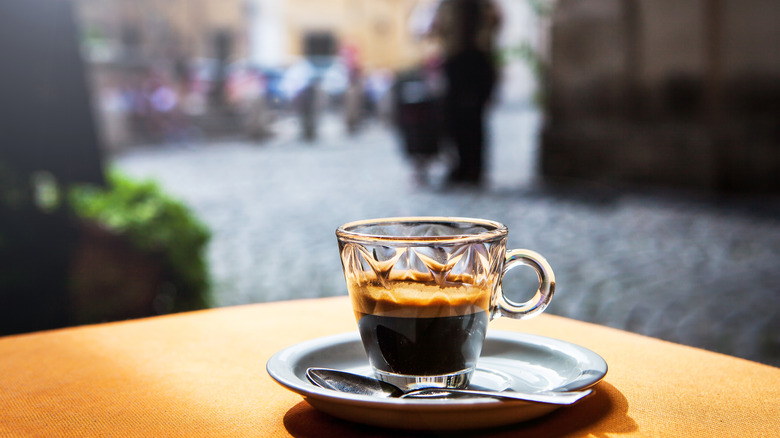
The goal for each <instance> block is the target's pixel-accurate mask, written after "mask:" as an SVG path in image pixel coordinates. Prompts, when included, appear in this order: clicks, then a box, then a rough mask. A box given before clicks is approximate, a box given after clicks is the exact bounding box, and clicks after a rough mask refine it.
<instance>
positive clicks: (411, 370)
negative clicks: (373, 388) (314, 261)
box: [336, 217, 555, 389]
mask: <svg viewBox="0 0 780 438" xmlns="http://www.w3.org/2000/svg"><path fill="white" fill-rule="evenodd" d="M507 233H508V230H507V228H506V226H504V225H502V224H500V223H498V222H494V221H489V220H483V219H468V218H451V217H409V218H387V219H372V220H362V221H356V222H350V223H347V224H344V225H342V226H341V227H339V228H338V229H337V230H336V236H337V238H338V243H339V252H340V253H341V262H342V265H343V268H344V277H345V279H346V282H347V289H348V291H349V296H350V299H351V301H352V307H353V310H354V312H355V317H356V319H357V324H358V329H359V331H360V337H361V340H362V342H363V346H364V348H365V350H366V353H367V355H368V359H369V362H370V364H371V367H372V368H373V370H374V372H375V374H376V376H377V378H379V379H380V380H384V381H386V382H389V383H392V384H394V385H396V386H398V387H400V388H403V389H414V388H419V387H429V386H437V387H447V388H462V387H465V386H467V385H468V384H469V380H470V379H471V375H472V374H473V372H474V369H475V368H476V365H477V359H478V357H479V355H480V353H481V351H482V343H483V341H484V340H485V334H486V330H487V325H488V322H489V321H490V320H491V319H493V318H495V317H498V316H507V317H510V318H516V319H521V318H530V317H532V316H535V315H537V314H539V313H541V312H542V311H543V310H544V309H545V307H547V304H548V303H549V302H550V299H551V298H552V296H553V293H554V290H555V276H554V274H553V271H552V268H550V265H549V264H548V263H547V261H546V260H545V259H544V257H542V256H541V255H539V254H537V253H535V252H533V251H530V250H526V249H515V250H511V251H507V250H506V241H507ZM520 265H526V266H530V267H531V268H533V269H534V270H536V273H537V275H538V277H539V288H538V289H537V291H536V294H535V295H534V296H533V297H532V298H531V299H530V300H528V301H527V302H524V303H516V302H513V301H512V300H510V299H509V298H508V297H507V296H506V295H505V294H504V293H503V291H502V288H501V281H502V278H503V276H504V275H505V274H506V273H507V272H509V270H511V269H513V268H515V267H517V266H520Z"/></svg>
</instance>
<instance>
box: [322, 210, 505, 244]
mask: <svg viewBox="0 0 780 438" xmlns="http://www.w3.org/2000/svg"><path fill="white" fill-rule="evenodd" d="M404 222H408V223H412V224H413V223H431V224H437V223H439V224H471V225H474V226H480V227H485V228H486V229H485V231H484V232H480V233H477V234H451V235H442V236H400V235H382V234H369V233H361V232H358V231H354V230H353V229H354V228H357V227H365V226H378V225H393V224H400V223H404ZM507 233H508V229H507V227H506V225H504V224H502V223H500V222H497V221H493V220H489V219H479V218H470V217H452V216H407V217H386V218H376V219H362V220H357V221H352V222H347V223H345V224H344V225H341V226H340V227H338V229H336V236H337V237H338V238H339V239H340V240H346V241H352V242H360V243H369V242H374V243H378V242H381V243H391V242H395V243H403V244H408V243H421V244H430V243H436V244H446V243H450V244H453V243H467V242H485V241H490V240H494V239H501V238H504V237H506V235H507Z"/></svg>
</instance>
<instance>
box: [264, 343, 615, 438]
mask: <svg viewBox="0 0 780 438" xmlns="http://www.w3.org/2000/svg"><path fill="white" fill-rule="evenodd" d="M309 367H326V368H335V369H339V370H344V371H349V372H352V373H358V374H363V375H372V372H371V368H370V367H369V365H368V360H367V359H366V354H365V351H364V350H363V345H362V344H361V342H360V337H359V335H358V333H357V332H354V333H344V334H340V335H335V336H328V337H325V338H319V339H312V340H310V341H306V342H302V343H300V344H296V345H293V346H291V347H288V348H286V349H284V350H282V351H280V352H278V353H276V354H275V355H274V356H273V357H271V359H269V360H268V363H267V365H266V369H267V371H268V374H270V375H271V377H272V378H273V379H274V380H276V381H277V382H279V384H281V385H282V386H284V387H286V388H287V389H289V390H291V391H294V392H297V393H298V394H301V395H302V396H303V398H304V399H305V400H306V401H307V402H308V403H309V404H311V405H312V406H313V407H315V408H316V409H319V410H321V411H322V412H325V413H328V414H330V415H333V416H335V417H338V418H342V419H345V420H349V421H354V422H358V423H363V424H369V425H372V426H381V427H391V428H396V429H398V428H401V429H416V430H461V429H475V428H484V427H493V426H503V425H507V424H513V423H517V422H521V421H526V420H530V419H532V418H537V417H539V416H542V415H544V414H547V413H549V412H552V411H553V410H555V409H556V408H558V406H555V405H545V404H536V403H528V402H524V401H505V400H497V399H492V398H473V399H472V398H467V399H439V400H425V399H388V398H378V397H371V396H365V395H356V394H347V393H343V392H338V391H334V390H330V389H323V388H320V387H318V386H315V385H314V384H312V383H310V382H309V381H308V379H307V378H306V369H307V368H309ZM606 373H607V363H606V362H605V361H604V359H602V358H601V356H599V355H598V354H596V353H594V352H592V351H590V350H588V349H587V348H584V347H580V346H578V345H575V344H571V343H569V342H564V341H560V340H557V339H552V338H547V337H544V336H536V335H528V334H523V333H516V332H504V331H495V330H493V331H488V336H487V339H486V340H485V344H484V346H483V348H482V356H481V357H480V359H479V363H478V367H477V371H476V372H475V373H474V376H473V377H472V382H471V385H470V387H478V388H482V389H491V390H496V391H501V390H515V391H523V392H539V391H556V390H558V391H572V390H578V389H585V388H588V387H591V386H593V385H595V384H596V383H598V382H599V381H600V380H601V379H602V378H604V376H605V375H606ZM580 403H587V398H585V399H583V400H582V401H580Z"/></svg>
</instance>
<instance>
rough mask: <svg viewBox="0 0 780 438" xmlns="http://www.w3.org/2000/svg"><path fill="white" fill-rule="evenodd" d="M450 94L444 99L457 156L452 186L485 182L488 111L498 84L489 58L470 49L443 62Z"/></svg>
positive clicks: (448, 127)
mask: <svg viewBox="0 0 780 438" xmlns="http://www.w3.org/2000/svg"><path fill="white" fill-rule="evenodd" d="M444 74H445V76H446V78H447V83H448V91H447V94H446V96H445V99H444V113H445V121H446V126H447V133H448V135H449V136H450V139H451V140H452V142H453V143H454V146H455V148H456V150H457V152H458V157H459V160H458V166H457V168H455V169H454V170H453V172H452V174H451V176H450V178H451V180H452V181H453V182H467V183H479V182H481V180H482V173H483V167H484V164H483V161H484V159H483V156H484V151H483V149H484V143H485V129H484V122H485V120H484V119H485V108H486V106H487V103H488V101H489V100H490V96H491V94H492V93H493V88H494V87H495V84H496V77H497V75H496V69H495V65H494V63H493V60H492V59H491V56H490V54H488V53H486V52H483V51H480V50H477V49H470V50H465V51H463V52H460V53H457V54H454V55H452V56H450V57H448V58H447V59H446V60H445V62H444Z"/></svg>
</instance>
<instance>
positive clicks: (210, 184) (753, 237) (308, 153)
mask: <svg viewBox="0 0 780 438" xmlns="http://www.w3.org/2000/svg"><path fill="white" fill-rule="evenodd" d="M331 117H333V116H331ZM327 122H328V123H325V126H324V128H323V130H322V135H321V137H320V139H319V141H318V142H316V143H314V144H306V143H303V142H300V141H298V140H297V134H296V129H295V128H296V127H295V125H294V121H292V120H287V121H281V122H279V123H278V124H277V131H278V135H277V137H276V138H275V139H274V140H271V141H268V142H266V143H262V144H252V143H248V142H242V141H222V142H212V143H208V144H195V145H173V146H171V145H166V146H149V147H144V148H135V149H133V150H131V151H128V152H126V153H124V154H123V155H122V156H120V157H118V158H117V159H116V164H117V165H118V167H120V168H121V169H123V170H125V171H126V172H128V173H130V174H131V175H135V176H141V177H153V178H154V179H156V180H158V181H159V182H160V183H161V185H162V186H163V187H164V188H165V189H166V190H167V191H168V192H169V193H171V194H173V195H175V196H177V197H179V198H180V199H182V200H184V201H185V202H186V203H187V204H188V205H190V206H191V207H192V208H193V209H194V210H195V212H196V213H197V214H198V215H199V216H200V217H201V219H202V220H203V221H204V222H205V223H206V224H207V225H209V226H210V227H211V229H212V232H213V240H212V242H211V244H210V247H209V251H208V260H209V263H210V269H211V271H212V277H213V282H214V292H213V293H214V301H215V305H217V306H227V305H235V304H243V303H251V302H262V301H274V300H284V299H292V298H303V297H320V296H333V295H341V294H345V293H346V291H345V287H344V279H343V275H342V273H341V265H340V261H339V257H338V252H337V249H336V239H335V236H334V230H335V229H336V227H337V226H338V225H340V224H342V223H344V222H347V221H350V220H354V219H360V218H369V217H384V216H406V215H450V216H471V217H485V218H491V219H495V220H498V221H501V222H503V223H505V224H506V225H507V226H508V227H509V230H510V237H509V247H510V248H531V249H535V250H537V251H539V252H541V253H542V254H544V255H545V256H546V257H547V259H548V261H549V262H550V264H551V265H552V266H553V268H554V269H555V273H556V277H557V282H558V287H557V292H556V296H555V298H554V299H553V301H552V304H551V305H550V307H549V308H548V311H549V312H550V313H554V314H558V315H564V316H568V317H572V318H576V319H579V320H584V321H591V322H596V323H599V324H604V325H608V326H612V327H617V328H621V329H626V330H630V331H634V332H638V333H642V334H646V335H650V336H654V337H659V338H662V339H666V340H670V341H674V342H680V343H684V344H688V345H693V346H698V347H702V348H706V349H710V350H714V351H720V352H724V353H727V354H731V355H736V356H740V357H744V358H748V359H752V360H758V361H762V362H765V363H769V364H773V365H775V366H780V214H778V212H780V200H779V199H778V198H771V199H766V198H763V199H762V198H724V197H718V198H713V197H711V196H709V197H708V196H704V195H700V194H699V195H697V194H690V193H688V194H684V193H679V192H668V191H666V192H664V191H658V190H637V189H630V190H617V189H614V188H608V187H600V186H596V185H593V184H586V183H577V184H570V185H567V186H565V187H561V186H556V187H550V186H548V185H542V184H538V183H536V179H535V178H534V173H533V165H532V163H533V156H534V147H533V145H534V138H535V136H536V134H537V131H538V128H539V125H540V123H539V116H538V114H536V113H535V112H532V111H529V110H523V109H514V110H513V109H506V108H505V109H501V110H496V111H495V113H494V114H493V117H492V119H491V123H492V128H493V129H492V140H493V141H492V145H491V150H490V160H489V163H490V164H489V168H490V182H489V184H488V185H487V186H486V187H485V188H483V189H481V190H476V189H465V188H460V189H458V188H454V189H444V188H443V187H441V186H440V185H436V177H441V175H442V174H443V165H438V166H434V169H432V174H433V181H434V184H433V186H431V187H427V188H423V187H420V186H416V185H415V184H414V183H413V182H412V178H411V172H410V167H409V165H408V163H407V162H406V161H405V160H404V158H403V156H402V154H401V153H400V148H399V145H398V143H397V139H396V138H395V137H394V136H393V135H392V134H391V132H389V131H388V130H387V129H386V128H384V127H383V126H381V125H380V124H378V123H375V124H373V125H371V126H368V127H366V129H364V130H363V131H361V132H360V133H358V134H357V135H356V136H354V137H346V136H345V135H343V133H342V130H341V127H340V124H339V123H338V119H335V118H331V119H328V120H327ZM521 271H522V270H521ZM515 272H517V271H513V274H512V275H511V276H509V277H512V278H511V279H507V283H508V285H507V286H506V287H507V288H511V287H518V288H519V287H520V286H522V285H525V284H527V283H528V279H527V278H526V274H528V272H526V273H521V275H515ZM531 275H532V274H531Z"/></svg>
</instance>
